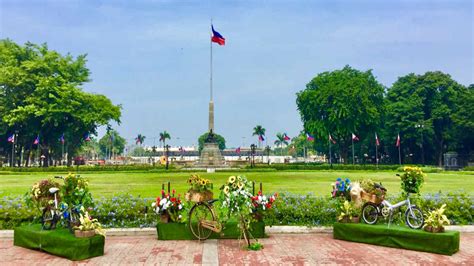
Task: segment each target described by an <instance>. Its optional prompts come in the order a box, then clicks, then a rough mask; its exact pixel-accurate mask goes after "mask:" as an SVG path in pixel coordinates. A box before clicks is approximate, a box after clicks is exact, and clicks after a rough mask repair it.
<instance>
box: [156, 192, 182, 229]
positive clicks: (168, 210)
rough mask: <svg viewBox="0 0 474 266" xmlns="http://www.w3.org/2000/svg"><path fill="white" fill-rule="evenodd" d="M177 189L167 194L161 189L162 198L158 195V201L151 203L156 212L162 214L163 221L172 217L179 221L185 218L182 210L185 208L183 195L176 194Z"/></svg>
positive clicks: (173, 219)
mask: <svg viewBox="0 0 474 266" xmlns="http://www.w3.org/2000/svg"><path fill="white" fill-rule="evenodd" d="M175 194H176V191H175V190H174V189H173V192H172V194H171V195H170V194H169V193H168V194H166V193H165V191H164V190H162V191H161V198H160V197H157V198H156V201H155V202H153V203H152V204H151V207H152V208H153V210H154V212H155V213H156V214H159V215H161V218H162V222H167V221H168V219H171V221H173V222H179V221H181V220H182V219H183V216H182V214H181V213H182V212H183V210H184V207H183V203H182V202H181V195H180V194H178V196H177V197H176V196H175Z"/></svg>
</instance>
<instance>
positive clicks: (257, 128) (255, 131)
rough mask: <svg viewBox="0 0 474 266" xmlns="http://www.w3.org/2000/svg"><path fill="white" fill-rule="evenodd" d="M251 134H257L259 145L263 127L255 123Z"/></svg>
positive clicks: (263, 130) (263, 132)
mask: <svg viewBox="0 0 474 266" xmlns="http://www.w3.org/2000/svg"><path fill="white" fill-rule="evenodd" d="M252 136H258V147H260V146H261V142H262V140H263V136H265V128H263V127H262V126H261V125H257V126H255V127H254V128H253V134H252Z"/></svg>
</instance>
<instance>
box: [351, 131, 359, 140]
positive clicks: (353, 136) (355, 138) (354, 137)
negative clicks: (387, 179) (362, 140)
mask: <svg viewBox="0 0 474 266" xmlns="http://www.w3.org/2000/svg"><path fill="white" fill-rule="evenodd" d="M352 140H353V141H359V138H358V137H357V136H356V135H355V134H354V133H352Z"/></svg>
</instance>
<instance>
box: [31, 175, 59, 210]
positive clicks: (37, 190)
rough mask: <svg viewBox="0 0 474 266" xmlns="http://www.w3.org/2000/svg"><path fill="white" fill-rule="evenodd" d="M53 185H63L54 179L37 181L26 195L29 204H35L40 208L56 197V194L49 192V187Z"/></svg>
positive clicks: (57, 186)
mask: <svg viewBox="0 0 474 266" xmlns="http://www.w3.org/2000/svg"><path fill="white" fill-rule="evenodd" d="M53 187H56V188H60V187H61V185H60V184H59V183H58V182H56V181H54V180H52V179H44V180H41V181H39V182H37V183H35V184H34V185H33V187H31V190H30V191H29V192H27V193H26V195H25V200H26V202H27V204H29V205H30V204H34V205H35V206H36V207H38V208H41V207H44V206H46V205H48V204H49V202H50V201H51V200H53V199H54V196H53V195H52V194H51V193H50V192H49V189H50V188H53ZM58 197H59V195H58ZM58 200H59V198H58Z"/></svg>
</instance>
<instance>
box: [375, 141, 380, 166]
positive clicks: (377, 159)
mask: <svg viewBox="0 0 474 266" xmlns="http://www.w3.org/2000/svg"><path fill="white" fill-rule="evenodd" d="M378 151H379V145H377V143H375V164H376V165H377V168H379V153H378Z"/></svg>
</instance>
